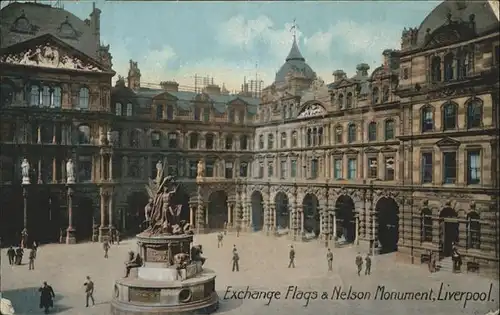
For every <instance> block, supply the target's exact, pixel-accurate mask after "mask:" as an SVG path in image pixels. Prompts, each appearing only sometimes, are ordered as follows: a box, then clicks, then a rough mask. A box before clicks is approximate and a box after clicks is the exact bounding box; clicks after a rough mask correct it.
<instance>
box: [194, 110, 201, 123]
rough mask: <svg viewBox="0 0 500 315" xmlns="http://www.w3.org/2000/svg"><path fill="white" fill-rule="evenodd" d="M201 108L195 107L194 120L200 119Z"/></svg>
mask: <svg viewBox="0 0 500 315" xmlns="http://www.w3.org/2000/svg"><path fill="white" fill-rule="evenodd" d="M200 112H201V110H200V108H199V107H195V108H194V120H196V121H198V120H200Z"/></svg>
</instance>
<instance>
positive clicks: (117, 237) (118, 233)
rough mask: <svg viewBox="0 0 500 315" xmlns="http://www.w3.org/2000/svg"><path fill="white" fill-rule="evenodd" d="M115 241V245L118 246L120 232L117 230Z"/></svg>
mask: <svg viewBox="0 0 500 315" xmlns="http://www.w3.org/2000/svg"><path fill="white" fill-rule="evenodd" d="M115 240H116V245H120V231H118V229H116V230H115Z"/></svg>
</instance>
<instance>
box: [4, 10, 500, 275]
mask: <svg viewBox="0 0 500 315" xmlns="http://www.w3.org/2000/svg"><path fill="white" fill-rule="evenodd" d="M15 5H16V6H21V4H15ZM16 6H14V4H11V5H9V6H7V7H5V8H4V9H2V17H3V16H5V17H8V19H4V18H2V38H4V37H5V36H7V37H8V36H11V35H9V34H13V35H12V38H14V35H16V36H17V34H18V33H19V32H18V30H17V29H16V27H13V25H20V26H19V27H22V28H23V32H21V34H23V36H28V35H25V34H31V35H30V36H28V37H26V38H24V39H23V40H22V41H21V42H18V43H14V42H11V43H10V42H8V41H7V43H10V44H7V45H6V46H2V57H1V58H2V59H0V60H1V62H2V67H4V65H5V66H6V68H5V69H8V71H4V72H3V73H2V152H1V161H2V180H1V182H2V188H5V189H2V200H9V202H7V203H3V202H2V204H5V205H8V206H4V207H2V211H3V214H5V213H7V214H8V215H11V216H12V218H13V219H12V220H13V222H16V223H15V224H8V227H7V226H6V228H10V229H11V230H12V231H11V230H6V231H8V232H7V233H6V234H11V233H17V232H19V231H20V229H21V228H22V227H23V220H22V218H24V221H26V220H27V225H28V230H29V231H32V233H34V234H37V233H38V234H40V235H42V234H44V233H43V231H46V230H43V229H40V230H36V229H37V226H38V225H41V222H45V221H42V220H46V221H47V220H49V221H50V222H52V223H51V224H52V226H54V227H55V226H57V228H52V229H51V233H52V234H54V235H56V234H57V233H58V232H57V231H58V229H59V228H60V227H63V228H68V225H69V226H70V227H71V228H72V229H73V230H75V229H76V232H75V233H76V236H77V238H82V239H85V238H90V237H92V238H93V239H95V240H97V239H99V236H100V238H101V239H103V238H105V237H106V236H107V233H109V230H110V229H113V228H115V227H118V228H120V229H121V230H122V231H130V232H137V231H138V229H139V225H140V223H141V221H142V219H143V215H144V214H143V211H144V210H143V209H144V206H145V205H146V203H147V195H146V193H145V190H144V185H145V184H146V183H148V181H149V179H151V178H154V177H155V176H156V166H157V164H158V163H159V162H161V165H162V167H163V168H164V169H165V170H166V173H168V174H171V175H175V176H176V177H177V178H178V179H179V181H180V182H181V183H182V192H183V193H182V194H181V196H180V197H179V198H180V199H181V200H179V202H181V203H182V204H184V206H185V209H186V210H185V211H184V213H185V219H186V220H190V221H191V223H193V224H194V225H195V227H196V228H197V230H198V231H199V232H203V231H209V230H213V229H221V228H223V227H224V225H225V224H227V225H228V226H229V228H239V229H242V230H246V231H264V232H265V233H267V234H269V235H273V236H285V237H290V238H292V239H295V240H301V239H311V238H317V239H319V240H321V241H324V242H325V243H326V244H327V245H329V246H336V245H337V244H339V243H354V244H359V245H360V246H363V247H365V248H366V249H373V250H375V251H377V252H379V253H385V252H394V251H397V257H398V258H400V259H403V260H407V261H411V262H412V263H420V262H424V261H426V260H427V259H428V255H429V252H431V251H433V252H438V253H440V257H441V258H444V257H447V256H449V254H450V249H451V247H452V244H455V245H456V246H457V247H458V249H459V251H460V252H461V253H462V254H463V256H464V261H465V263H466V265H471V266H472V265H474V266H479V270H480V271H481V272H482V271H486V272H487V271H491V270H495V268H498V260H499V247H498V246H499V245H498V244H499V230H498V228H499V227H498V201H497V197H496V196H497V195H498V192H499V191H498V180H497V178H498V169H499V166H498V159H497V156H498V140H497V134H498V121H499V113H498V98H499V96H498V87H499V86H498V64H499V58H500V57H499V50H498V47H499V36H498V35H499V32H498V26H499V23H498V12H496V13H495V11H494V7H492V6H491V5H489V4H486V5H483V3H479V2H478V3H475V2H452V1H445V2H443V3H441V4H440V5H438V6H437V7H436V8H435V9H434V10H433V11H432V12H431V13H430V14H429V15H428V16H427V17H426V19H425V20H424V21H423V22H422V24H421V25H420V27H418V28H411V29H409V30H406V29H405V30H404V31H403V34H402V39H401V48H400V50H386V51H384V52H383V53H382V56H381V57H382V64H381V66H380V67H377V68H375V69H373V70H371V69H370V67H369V66H368V65H367V64H364V63H361V64H358V65H357V66H356V74H355V75H354V76H352V77H348V76H347V75H346V73H345V72H344V71H343V70H337V71H335V72H334V73H333V76H334V80H333V82H331V83H325V82H324V81H323V80H322V79H321V78H319V77H317V75H316V73H315V72H314V71H313V69H311V67H310V66H309V65H308V64H307V63H306V60H305V58H304V56H302V54H301V53H300V50H299V47H298V45H297V42H296V41H295V40H294V42H293V45H292V48H291V50H290V53H289V55H288V56H287V58H286V60H285V63H284V64H283V65H282V66H281V68H280V69H279V71H278V72H277V74H276V78H275V82H273V83H272V84H271V85H270V86H268V87H267V88H265V89H264V90H263V92H262V96H261V97H260V98H259V99H257V98H255V97H251V95H250V94H249V93H247V92H246V91H245V89H243V91H242V92H241V93H239V94H237V95H230V94H229V93H227V91H224V89H221V88H220V87H219V86H216V85H213V84H212V85H208V86H206V87H205V88H204V89H203V90H202V91H196V92H194V91H183V90H182V89H180V88H179V85H178V84H177V83H176V82H171V81H166V82H161V83H160V84H159V87H158V88H147V87H144V86H141V72H140V69H139V66H138V64H137V63H136V62H134V61H132V60H131V61H130V69H129V73H128V75H127V77H126V78H122V77H120V78H119V79H118V80H117V82H116V84H115V86H114V87H111V77H112V76H113V75H114V73H113V72H112V70H111V56H110V55H109V53H108V52H107V47H103V46H101V45H100V43H99V40H98V33H99V31H98V29H99V23H98V12H99V11H98V9H94V11H93V13H92V14H91V17H90V19H89V20H88V21H87V20H86V21H80V20H78V21H76V20H75V21H72V20H71V19H72V17H73V16H72V15H71V14H69V16H70V18H69V20H65V19H62V21H61V23H71V25H72V27H71V28H70V29H73V30H74V34H73V35H75V36H76V35H78V36H80V37H78V38H81V39H83V38H87V37H86V36H87V35H86V34H91V35H88V36H89V38H90V37H92V36H94V37H92V38H93V40H94V44H95V45H94V46H93V47H95V51H87V50H89V49H88V47H89V46H88V45H86V46H85V48H82V47H80V46H78V42H79V41H78V40H68V39H66V37H65V35H66V33H65V34H63V35H64V36H63V35H61V34H59V33H58V32H61V31H60V29H63V27H62V26H61V27H59V25H57V27H55V28H54V29H53V30H51V31H47V32H43V33H40V29H41V27H42V25H43V23H42V22H37V21H36V20H34V19H35V16H37V18H38V15H36V14H35V12H33V13H31V11H29V10H28V9H29V8H32V7H33V8H35V7H36V8H41V7H42V5H40V4H23V6H27V7H26V8H23V9H24V11H22V10H21V8H18V7H16ZM45 7H46V6H45ZM27 8H28V9H27ZM44 10H47V12H49V11H50V12H52V10H55V8H50V7H49V8H45V9H44ZM57 10H60V9H57ZM51 14H53V13H51ZM54 14H55V13H54ZM58 14H59V13H58ZM64 14H65V15H68V13H64ZM23 19H24V20H23ZM96 19H97V21H96ZM54 20H57V19H54ZM16 21H17V22H16ZM19 21H23V22H22V23H20V22H19ZM26 21H27V22H26ZM64 25H66V24H64ZM37 27H38V28H37ZM42 29H43V28H42ZM64 29H68V28H66V27H64ZM4 30H8V31H4ZM26 30H28V31H29V32H31V33H29V32H28V33H26V32H25V31H26ZM16 32H17V33H16ZM65 32H66V31H65ZM68 32H69V33H71V31H68ZM87 32H88V33H87ZM45 33H50V34H49V35H47V34H45ZM96 34H97V35H96ZM39 35H40V36H39ZM42 35H43V36H45V37H43V36H42ZM16 38H19V37H16ZM86 41H90V39H86ZM2 42H3V41H2ZM47 43H50V45H52V46H51V48H52V51H54V50H56V51H57V52H58V54H59V56H62V55H63V54H64V56H66V55H65V54H69V55H71V56H77V57H79V58H80V59H79V60H80V62H73V63H72V64H73V65H74V67H73V68H68V67H69V66H67V63H63V62H61V63H59V64H57V66H54V65H53V64H51V65H47V64H46V63H44V64H42V65H40V63H35V62H34V61H33V60H34V59H33V57H29V54H27V53H26V52H29V49H31V51H36V54H38V55H36V54H35V57H37V56H38V57H43V58H45V59H44V60H45V61H44V62H49V61H47V59H50V58H51V57H50V54H48V53H46V51H47V50H44V49H42V50H40V52H38V51H37V50H36V48H38V46H37V45H40V44H42V45H48V44H47ZM2 45H3V44H2ZM58 45H59V46H58ZM42 52H43V53H42ZM49 52H50V51H49ZM52 54H54V53H52ZM12 56H15V57H12ZM25 57H26V58H28V59H25ZM60 60H66V59H64V58H60ZM61 64H63V65H61ZM82 64H85V66H83V68H82ZM28 77H29V79H27V78H28ZM33 82H37V83H36V84H34V83H33ZM46 85H47V86H48V87H49V88H46V87H45V86H46ZM33 86H37V87H38V90H37V89H35V88H33ZM82 88H84V89H87V90H81V89H82ZM4 90H5V91H11V92H9V93H5V92H4ZM36 91H38V92H36ZM82 91H83V92H82ZM85 91H87V92H85ZM37 93H38V94H37ZM4 95H7V96H9V97H5V96H4ZM36 95H38V96H36ZM37 100H38V101H37ZM85 100H88V101H85ZM86 102H87V103H88V105H85V104H87V103H86ZM81 104H83V105H81ZM46 105H47V106H46ZM33 112H36V113H37V114H36V115H31V114H32V113H33ZM4 117H9V118H8V119H4ZM54 117H56V122H57V123H56V124H53V121H54ZM45 122H51V123H52V125H51V126H56V127H53V129H52V131H50V128H49V131H50V132H49V131H47V128H45V127H44V126H45V125H44V123H45ZM23 157H27V158H29V161H30V163H31V166H32V169H33V170H35V172H34V175H33V178H32V180H31V184H30V185H27V186H26V185H24V186H23V185H22V184H21V181H20V176H19V175H20V173H21V172H20V164H21V160H22V158H23ZM68 158H71V159H72V160H73V161H74V162H75V165H76V169H77V172H76V173H77V181H76V184H73V185H68V184H67V183H66V181H65V179H66V176H65V174H64V172H65V165H66V162H67V160H68ZM47 161H48V162H47ZM200 162H201V163H202V164H203V165H204V171H203V172H202V174H199V173H198V166H197V165H198V163H200ZM37 194H38V195H40V197H33V196H36V195H37ZM23 196H24V197H23ZM48 196H50V198H47V197H48ZM68 196H71V198H69V197H68ZM23 198H24V199H23ZM37 198H38V199H37ZM25 205H27V207H26V206H25ZM41 205H43V207H42V208H43V209H47V210H44V211H38V212H37V213H38V215H39V216H40V218H38V217H36V216H35V215H33V216H34V219H30V216H31V213H32V212H33V213H34V210H30V209H31V208H36V207H40V206H41ZM23 207H24V209H25V210H24V211H21V210H20V209H23ZM53 209H59V210H60V211H59V210H53ZM70 210H71V211H70ZM56 212H57V213H58V214H57V216H55V213H56ZM25 214H27V215H25ZM75 216H77V217H78V219H76V220H73V221H76V222H77V223H75V224H74V225H75V226H72V224H69V223H68V222H71V220H72V219H71V218H72V217H75ZM26 218H27V219H26ZM47 218H49V219H47ZM30 222H32V223H30ZM3 230H4V229H2V231H3ZM52 230H53V231H52ZM73 230H71V231H72V232H73ZM30 233H31V232H30Z"/></svg>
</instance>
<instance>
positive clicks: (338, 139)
mask: <svg viewBox="0 0 500 315" xmlns="http://www.w3.org/2000/svg"><path fill="white" fill-rule="evenodd" d="M343 133H344V131H343V130H342V127H340V126H338V127H337V128H335V142H336V143H337V144H341V143H342V142H343V140H344V139H343V138H344V137H343Z"/></svg>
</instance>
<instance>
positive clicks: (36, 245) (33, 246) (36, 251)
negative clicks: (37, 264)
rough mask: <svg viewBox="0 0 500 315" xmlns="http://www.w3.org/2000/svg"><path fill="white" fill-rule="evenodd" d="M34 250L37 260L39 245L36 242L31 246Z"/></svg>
mask: <svg viewBox="0 0 500 315" xmlns="http://www.w3.org/2000/svg"><path fill="white" fill-rule="evenodd" d="M31 246H32V247H31V248H33V249H34V250H35V259H36V254H37V253H38V243H37V242H36V241H33V244H32V245H31Z"/></svg>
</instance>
